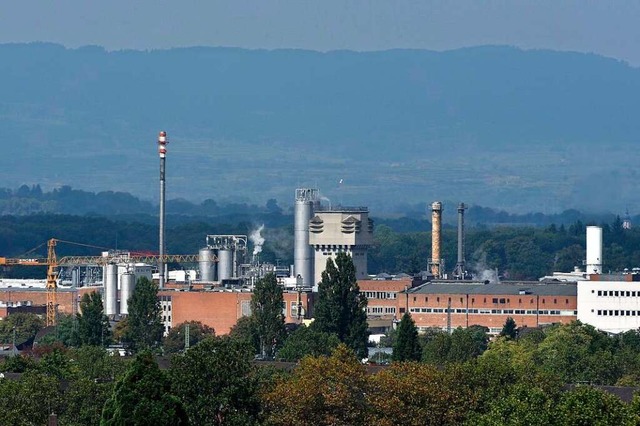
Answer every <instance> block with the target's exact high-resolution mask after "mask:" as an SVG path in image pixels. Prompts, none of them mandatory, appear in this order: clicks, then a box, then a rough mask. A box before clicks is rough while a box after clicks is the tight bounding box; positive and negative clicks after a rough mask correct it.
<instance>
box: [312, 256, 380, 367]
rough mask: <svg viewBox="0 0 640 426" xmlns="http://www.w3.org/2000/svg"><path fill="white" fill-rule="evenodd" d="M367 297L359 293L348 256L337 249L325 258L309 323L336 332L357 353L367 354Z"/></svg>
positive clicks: (361, 355)
mask: <svg viewBox="0 0 640 426" xmlns="http://www.w3.org/2000/svg"><path fill="white" fill-rule="evenodd" d="M366 308H367V299H366V298H365V297H364V295H363V294H361V293H360V288H359V287H358V281H357V280H356V269H355V266H354V265H353V260H352V259H351V256H349V255H348V254H346V253H338V255H337V256H336V260H335V263H334V261H333V260H331V258H329V259H327V266H326V269H325V270H324V272H322V281H320V284H319V287H318V302H317V303H316V305H315V307H314V312H315V315H314V316H315V321H314V322H313V324H312V327H314V328H316V329H317V330H319V331H323V332H326V333H333V334H336V335H337V336H338V338H339V339H340V341H341V342H344V343H345V344H346V345H347V346H349V347H350V348H352V349H353V350H354V351H355V352H356V354H358V356H360V357H362V358H364V357H366V356H367V341H368V331H367V314H366Z"/></svg>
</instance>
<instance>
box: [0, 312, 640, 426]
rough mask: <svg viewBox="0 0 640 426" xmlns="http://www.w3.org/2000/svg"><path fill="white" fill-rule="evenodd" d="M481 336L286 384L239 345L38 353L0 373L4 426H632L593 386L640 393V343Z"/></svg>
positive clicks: (311, 373) (578, 333)
mask: <svg viewBox="0 0 640 426" xmlns="http://www.w3.org/2000/svg"><path fill="white" fill-rule="evenodd" d="M485 331H486V330H484V329H482V328H481V327H471V328H470V329H468V330H463V329H456V330H454V331H453V333H452V334H451V335H448V334H447V333H443V332H441V331H431V332H429V333H426V334H421V335H419V336H418V338H419V341H420V344H421V347H422V353H423V361H422V362H408V361H394V362H392V364H391V365H390V366H388V367H376V368H377V370H371V369H369V368H368V367H367V366H365V365H363V364H361V363H360V361H359V357H357V356H356V354H355V353H354V352H353V350H352V349H350V348H349V347H347V346H346V345H344V344H340V345H339V346H338V347H336V348H335V349H334V350H333V351H331V353H324V354H317V353H316V354H314V353H310V352H309V353H308V356H303V357H301V359H300V358H297V359H300V361H299V363H298V364H297V366H295V367H293V366H290V368H293V370H292V371H291V372H280V373H275V374H274V372H273V370H271V368H270V367H268V365H270V364H268V363H263V362H259V363H257V364H256V363H254V362H252V358H253V354H254V353H255V352H254V350H253V348H252V347H251V345H250V344H248V343H247V341H246V340H244V339H243V338H238V337H237V336H236V337H233V336H223V337H215V336H208V337H205V338H204V339H203V340H201V341H199V342H198V343H196V344H194V345H193V346H191V348H190V349H188V350H187V351H185V352H183V353H181V354H177V355H174V357H173V358H172V359H171V362H167V360H166V359H165V360H160V359H158V361H159V364H160V365H161V366H162V367H161V368H159V366H158V364H157V363H156V360H155V359H154V358H153V357H152V356H151V354H150V353H149V352H142V353H141V354H139V355H138V356H137V357H136V358H135V359H134V360H131V359H130V358H128V357H118V356H110V355H108V353H107V352H106V351H105V350H104V349H103V348H101V347H99V346H89V345H85V346H82V347H80V348H65V347H64V346H62V345H61V344H60V343H56V344H54V345H51V346H47V345H39V346H37V347H36V348H34V350H33V352H32V353H31V354H27V355H20V356H17V357H9V358H7V359H5V360H4V361H3V362H2V363H0V371H2V372H4V374H5V375H6V377H4V378H2V379H0V411H2V413H3V419H4V421H6V422H7V424H17V425H21V424H44V423H46V420H47V417H48V416H49V414H51V413H52V412H53V413H56V414H57V415H58V418H59V422H60V424H70V425H78V426H80V425H93V424H98V423H99V422H100V419H101V418H102V422H103V424H133V425H135V424H150V423H149V422H155V423H153V424H181V423H180V422H183V423H182V424H186V423H185V422H186V421H187V418H188V421H189V424H203V425H237V424H243V425H245V424H247V425H251V424H256V425H257V424H265V425H278V424H302V425H305V424H306V425H323V424H326V425H329V424H335V425H340V424H343V425H358V424H362V425H365V424H366V425H385V426H386V425H389V426H391V425H396V424H406V425H424V424H427V425H459V424H464V425H498V424H513V425H521V424H545V425H568V424H576V425H578V424H616V425H634V424H637V422H639V421H640V395H637V396H636V397H635V399H634V401H633V402H632V403H624V402H622V401H621V400H620V399H619V398H618V397H617V396H616V395H614V394H611V393H607V392H605V391H604V390H603V389H600V388H598V387H593V386H592V385H614V384H615V385H620V386H622V385H626V386H638V385H640V375H638V371H640V332H638V331H630V332H627V333H624V334H622V335H618V336H609V335H606V334H604V333H600V332H598V331H597V330H594V329H593V327H590V326H587V325H583V324H581V323H579V322H574V323H572V324H568V325H556V326H550V327H547V328H544V329H530V330H528V329H521V330H519V333H518V334H517V336H516V337H515V338H507V337H506V336H505V337H498V338H495V339H494V340H493V341H492V342H490V343H488V344H487V339H486V334H485ZM307 333H308V334H307ZM317 333H318V332H316V331H313V329H312V328H306V327H301V328H299V329H298V330H297V331H296V332H294V333H293V334H291V335H290V337H289V339H292V338H295V339H298V341H299V342H306V343H304V344H302V346H303V351H304V350H306V349H304V346H305V345H308V344H310V340H312V338H313V337H318V336H321V335H319V334H317ZM294 336H297V337H294ZM329 336H330V338H329V340H327V341H333V340H332V339H335V341H334V342H336V343H335V344H337V338H336V337H335V336H333V335H329ZM397 341H398V338H396V342H397ZM318 343H320V344H321V342H318ZM287 344H288V342H287V343H285V346H284V347H283V348H282V349H281V351H280V352H283V351H285V349H286V348H287ZM331 344H334V343H331ZM293 346H294V347H296V345H293ZM316 350H320V347H319V346H318V347H316ZM160 361H161V362H160ZM275 365H278V364H275ZM285 367H286V366H285ZM9 373H21V375H18V377H13V376H11V375H10V374H9ZM566 384H570V385H571V386H566ZM43 401H46V404H43V403H42V402H43ZM159 413H162V415H160V414H159Z"/></svg>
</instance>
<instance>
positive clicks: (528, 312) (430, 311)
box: [409, 308, 578, 316]
mask: <svg viewBox="0 0 640 426" xmlns="http://www.w3.org/2000/svg"><path fill="white" fill-rule="evenodd" d="M409 312H411V313H412V314H439V313H447V308H409ZM450 312H451V313H452V314H489V315H569V316H572V315H578V311H560V310H547V309H453V308H451V311H450Z"/></svg>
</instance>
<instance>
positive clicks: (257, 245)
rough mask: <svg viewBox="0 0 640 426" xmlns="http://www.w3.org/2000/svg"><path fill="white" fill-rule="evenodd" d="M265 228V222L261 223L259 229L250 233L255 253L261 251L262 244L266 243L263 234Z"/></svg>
mask: <svg viewBox="0 0 640 426" xmlns="http://www.w3.org/2000/svg"><path fill="white" fill-rule="evenodd" d="M263 230H264V224H262V225H260V226H259V227H258V229H256V230H254V231H253V232H251V235H249V240H251V242H252V243H253V255H254V256H255V255H256V254H258V253H260V252H261V251H262V246H263V245H264V237H263V236H262V231H263Z"/></svg>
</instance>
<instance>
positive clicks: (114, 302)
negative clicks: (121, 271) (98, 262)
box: [103, 264, 118, 316]
mask: <svg viewBox="0 0 640 426" xmlns="http://www.w3.org/2000/svg"><path fill="white" fill-rule="evenodd" d="M103 277H104V279H103V281H104V313H105V315H107V316H113V315H117V314H118V266H117V265H111V264H110V265H105V267H104V269H103Z"/></svg>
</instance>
